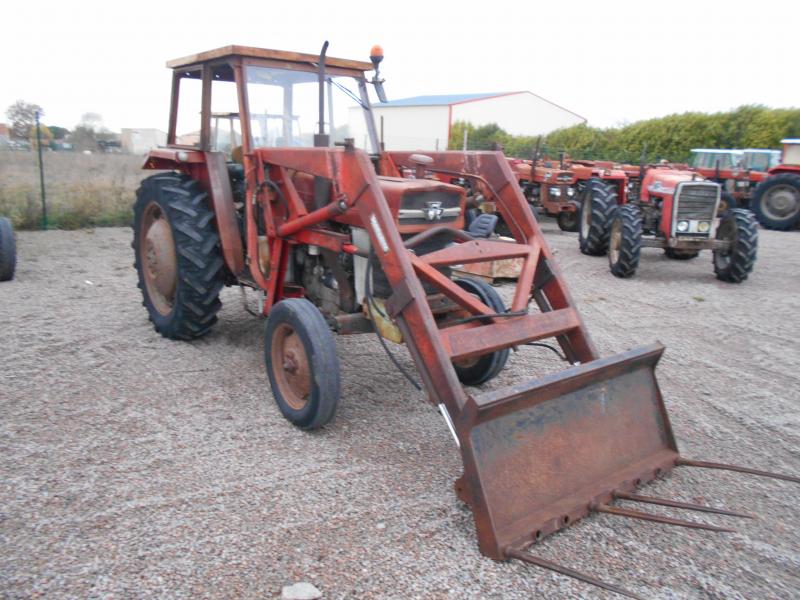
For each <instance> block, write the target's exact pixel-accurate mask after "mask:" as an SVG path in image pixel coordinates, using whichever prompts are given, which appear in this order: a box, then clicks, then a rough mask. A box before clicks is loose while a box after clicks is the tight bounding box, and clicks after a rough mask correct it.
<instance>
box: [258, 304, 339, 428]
mask: <svg viewBox="0 0 800 600" xmlns="http://www.w3.org/2000/svg"><path fill="white" fill-rule="evenodd" d="M264 360H265V362H266V366H267V376H268V377H269V384H270V387H271V388H272V394H273V396H275V402H276V403H277V404H278V408H279V409H280V411H281V413H283V416H284V417H286V419H287V420H288V421H289V422H291V423H292V424H293V425H296V426H297V427H300V428H301V429H318V428H319V427H322V426H323V425H325V424H326V423H328V422H329V421H330V420H331V419H333V416H334V414H335V413H336V407H337V405H338V404H339V396H340V389H341V383H340V376H339V358H338V357H337V356H336V342H335V341H334V339H333V334H332V333H331V330H330V329H329V328H328V325H327V323H325V318H324V317H323V316H322V313H320V312H319V309H317V307H316V306H314V305H313V304H312V303H311V302H309V301H308V300H305V299H303V298H288V299H286V300H282V301H280V302H278V303H277V304H276V305H275V306H273V307H272V310H270V312H269V317H268V318H267V326H266V331H265V333H264Z"/></svg>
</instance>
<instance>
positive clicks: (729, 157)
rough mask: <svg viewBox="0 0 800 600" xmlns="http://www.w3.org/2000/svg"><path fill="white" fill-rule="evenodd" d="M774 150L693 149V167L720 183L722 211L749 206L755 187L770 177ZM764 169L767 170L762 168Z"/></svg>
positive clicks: (693, 169)
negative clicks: (769, 172) (770, 160)
mask: <svg viewBox="0 0 800 600" xmlns="http://www.w3.org/2000/svg"><path fill="white" fill-rule="evenodd" d="M771 152H772V151H770V150H764V151H759V150H755V149H752V150H748V151H747V154H745V151H744V150H721V149H717V150H712V149H707V148H695V149H693V150H692V154H693V157H692V164H691V170H692V171H695V172H697V173H700V174H701V175H702V176H703V177H704V178H705V179H706V180H707V181H713V182H715V183H718V184H720V186H721V187H722V193H721V196H720V207H719V211H720V214H724V213H725V212H727V211H728V209H730V208H747V207H748V206H749V205H750V196H751V195H752V193H753V190H754V189H755V187H756V186H757V185H758V184H759V183H760V182H761V181H763V180H764V179H765V178H766V170H767V168H768V167H767V166H766V163H768V161H769V159H770V153H771ZM761 168H763V170H759V169H761Z"/></svg>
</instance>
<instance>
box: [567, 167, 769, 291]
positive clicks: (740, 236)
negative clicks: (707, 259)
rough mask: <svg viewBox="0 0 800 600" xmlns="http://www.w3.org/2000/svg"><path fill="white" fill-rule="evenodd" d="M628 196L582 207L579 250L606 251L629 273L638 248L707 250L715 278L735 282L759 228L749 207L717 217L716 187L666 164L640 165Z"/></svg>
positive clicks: (685, 255) (683, 253) (677, 255)
mask: <svg viewBox="0 0 800 600" xmlns="http://www.w3.org/2000/svg"><path fill="white" fill-rule="evenodd" d="M632 189H633V190H636V195H634V194H633V193H631V194H629V196H628V198H627V201H626V202H625V203H621V204H619V205H618V206H612V205H611V203H610V202H607V201H603V199H602V198H596V199H593V200H592V202H589V203H585V204H584V205H583V206H582V208H581V232H580V239H581V251H583V252H584V253H585V254H593V255H602V254H604V253H606V252H607V253H608V259H609V266H610V269H611V272H612V273H613V274H614V275H616V276H617V277H623V278H624V277H631V276H632V275H633V274H634V273H635V272H636V269H637V268H638V266H639V258H640V254H641V249H642V247H651V248H663V249H664V252H665V254H666V255H667V256H668V257H669V258H672V259H676V260H689V259H692V258H695V257H696V256H697V255H698V254H699V252H700V251H701V250H704V249H711V250H712V253H713V264H714V273H715V274H716V276H717V279H720V280H722V281H727V282H731V283H740V282H742V281H744V280H745V279H747V276H748V274H749V273H750V272H751V271H752V269H753V265H754V264H755V260H756V250H757V245H758V231H757V228H756V223H755V220H754V219H753V218H752V215H751V214H750V212H749V211H746V210H743V209H729V210H727V211H726V212H725V213H724V214H723V215H722V216H721V217H718V215H719V204H720V197H721V187H720V185H719V184H717V183H714V182H711V181H705V180H704V179H703V178H702V177H701V176H699V175H698V174H697V173H694V172H692V171H687V170H682V169H676V168H674V167H672V166H669V165H650V166H647V167H644V166H643V167H641V169H640V176H639V177H638V178H637V181H636V184H635V185H634V186H633V188H632Z"/></svg>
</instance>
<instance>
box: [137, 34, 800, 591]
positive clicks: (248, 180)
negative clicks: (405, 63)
mask: <svg viewBox="0 0 800 600" xmlns="http://www.w3.org/2000/svg"><path fill="white" fill-rule="evenodd" d="M326 49H327V42H326V43H325V45H324V46H323V49H322V52H321V53H320V55H319V56H313V55H308V54H300V53H295V52H283V51H276V50H267V49H262V48H249V47H243V46H228V47H225V48H219V49H217V50H212V51H208V52H203V53H200V54H196V55H192V56H189V57H185V58H182V59H178V60H174V61H171V62H169V63H167V64H168V66H170V67H172V69H173V83H172V104H171V110H170V121H169V129H168V137H167V139H168V145H167V147H166V148H159V149H157V150H153V151H151V152H150V154H149V156H148V158H147V161H146V163H145V168H146V169H154V170H158V171H160V172H159V173H157V174H154V175H153V176H151V177H148V178H147V179H145V180H144V181H143V183H142V185H141V187H140V189H139V190H138V192H137V198H136V203H135V210H134V216H135V222H134V241H133V250H134V253H135V266H136V270H137V273H138V280H139V287H140V288H141V291H142V296H143V299H144V306H145V308H146V311H147V314H148V315H149V317H150V319H151V320H152V322H153V324H154V326H155V328H156V330H157V331H159V332H160V333H161V334H162V335H163V336H165V337H168V338H174V339H183V340H191V339H194V338H197V337H200V336H202V335H204V334H206V333H207V332H208V331H209V330H210V328H211V327H212V326H213V324H214V322H215V321H216V314H217V312H218V311H219V309H220V300H219V294H220V291H221V289H222V288H223V286H225V285H239V286H242V287H243V288H251V289H254V290H256V291H257V292H258V293H259V296H260V313H261V314H263V315H265V316H267V321H266V326H265V332H264V345H263V351H264V361H265V368H266V373H267V377H268V379H269V384H270V388H271V390H272V396H273V397H274V400H275V402H276V404H277V406H278V409H279V410H280V412H281V413H282V414H283V415H284V416H285V417H286V419H288V420H289V421H290V422H291V423H293V424H294V425H296V426H297V427H299V428H302V429H315V428H319V427H322V426H324V425H325V424H327V423H329V422H330V421H331V420H332V419H333V417H334V414H335V412H336V407H337V405H338V402H339V396H340V373H339V358H338V357H337V355H336V345H335V343H334V339H333V335H332V332H336V333H338V334H340V335H345V334H354V333H374V334H375V335H377V337H378V339H379V340H380V343H381V344H382V345H383V346H384V349H385V350H386V352H387V354H388V355H389V357H390V358H391V359H392V360H393V361H394V362H395V365H396V366H397V367H398V369H400V370H401V371H402V372H403V373H404V375H405V376H406V377H407V378H408V379H409V381H410V382H412V384H413V385H415V386H417V387H418V388H419V389H424V391H425V393H426V394H427V397H428V399H429V400H430V401H431V403H432V404H433V405H434V406H436V407H438V409H439V412H440V413H441V415H442V417H443V418H444V421H445V423H446V426H447V428H448V429H449V431H450V433H451V434H452V435H453V438H454V440H455V442H456V444H457V447H458V450H459V452H460V453H461V458H462V462H463V466H464V471H463V475H462V476H461V477H459V479H458V480H457V481H456V483H455V488H456V493H457V495H458V497H459V498H460V499H461V500H462V501H464V502H466V503H467V504H468V505H469V506H470V508H471V509H472V512H473V515H474V523H475V528H476V531H477V536H478V544H479V547H480V550H481V552H482V553H483V554H484V555H486V556H489V557H491V558H494V559H497V560H508V559H511V558H516V559H519V560H522V561H526V562H529V563H532V564H536V565H539V566H542V567H545V568H548V569H552V570H555V571H558V572H561V573H564V574H567V575H571V576H573V577H578V578H581V579H583V580H584V581H588V582H590V583H593V584H595V585H600V586H603V587H606V588H609V589H614V590H617V591H621V593H626V592H624V590H620V588H617V587H616V586H613V585H610V584H606V583H604V582H601V581H599V580H597V579H594V578H590V577H587V576H583V575H581V574H580V573H577V572H575V571H573V570H571V569H566V568H564V567H562V566H560V565H557V564H555V563H552V562H549V561H545V560H543V559H540V558H539V557H537V556H536V555H535V554H534V553H532V552H530V550H529V549H530V548H531V547H532V546H533V545H534V544H536V543H538V542H540V541H541V540H542V539H544V538H545V537H547V536H548V535H550V534H552V533H555V532H557V531H559V530H561V529H563V528H565V527H568V526H570V525H571V524H572V523H574V522H575V521H578V520H580V519H582V518H585V517H587V516H589V515H590V514H592V513H594V512H615V513H616V514H622V513H624V514H626V515H628V516H631V515H633V516H634V517H635V518H648V519H651V520H652V519H655V520H659V519H661V520H662V521H665V519H664V518H663V517H660V516H658V515H650V514H649V513H643V512H638V511H630V510H623V509H621V508H618V507H613V506H611V504H613V502H614V499H615V498H617V497H619V494H628V493H629V492H632V491H634V490H636V489H637V488H638V487H640V486H641V485H644V484H646V483H647V482H650V481H652V480H653V479H655V478H658V477H660V476H662V475H665V474H666V473H668V472H669V471H671V470H672V469H673V468H676V467H678V466H684V465H688V466H704V467H712V468H734V469H740V468H737V467H729V466H727V465H719V464H716V463H699V462H695V461H689V460H687V459H684V458H683V457H681V456H680V454H679V452H678V448H677V445H676V443H675V439H674V437H673V435H672V431H671V428H670V425H669V419H668V417H667V412H666V409H665V406H664V403H663V400H662V397H661V393H660V391H659V388H658V383H657V381H656V378H655V366H656V363H657V362H658V360H659V358H660V357H661V354H662V352H663V350H664V348H663V347H662V346H660V345H658V344H653V345H650V346H645V347H642V348H636V349H633V350H628V351H626V352H623V353H621V354H618V355H615V356H611V357H607V358H601V357H600V356H599V353H598V352H597V349H596V348H595V346H594V344H593V342H592V340H591V338H590V337H589V333H588V331H587V329H586V326H585V324H584V322H583V319H582V318H581V316H580V314H579V312H578V310H577V308H576V306H575V303H574V302H573V300H572V297H571V296H570V293H569V290H568V289H567V286H566V282H565V279H564V277H563V276H562V275H561V273H560V271H559V268H558V265H557V264H556V263H555V261H554V259H553V255H552V253H551V251H550V249H549V247H548V245H547V242H546V240H545V239H544V237H543V236H542V233H541V231H540V229H539V227H538V225H537V222H536V220H535V218H534V217H533V214H532V212H531V211H530V208H529V206H528V203H527V201H526V199H525V197H524V196H523V194H522V190H521V189H520V187H519V186H518V185H517V181H516V178H515V176H514V174H513V173H512V171H511V168H510V166H509V164H508V161H507V160H506V159H505V157H504V156H503V155H502V153H500V152H434V153H431V154H430V155H421V154H415V153H409V152H391V151H385V150H383V149H381V147H380V144H379V143H378V139H377V135H376V128H375V123H374V119H373V115H372V108H371V103H370V98H369V94H368V85H369V84H372V85H373V86H374V87H375V91H376V92H377V94H378V97H379V98H385V95H384V93H383V85H382V79H380V77H379V73H378V65H379V63H380V62H381V59H382V58H383V57H382V51H381V50H380V48H379V47H375V48H373V51H372V53H371V62H370V63H367V62H361V61H354V60H345V59H336V58H328V57H327V56H326ZM371 70H374V76H373V77H372V78H371V79H368V78H367V76H366V73H367V72H368V71H371ZM351 108H353V109H354V110H350V109H351ZM184 111H185V112H184ZM216 115H222V116H220V117H219V118H217V117H216ZM212 116H213V118H212ZM355 116H358V117H359V118H360V119H363V120H364V125H365V128H366V131H367V132H368V134H367V136H366V139H365V140H363V142H364V143H363V147H358V146H357V145H356V143H355V141H354V140H353V139H352V138H351V137H350V136H349V125H350V123H351V122H350V121H349V118H350V117H355ZM214 123H219V124H223V125H224V128H225V131H226V132H227V134H226V135H222V132H221V131H220V132H215V131H214V127H215V126H214ZM184 127H185V128H184ZM182 128H183V129H182ZM181 131H183V132H185V134H184V135H183V136H181V134H180V133H181ZM237 144H238V145H237ZM412 176H413V177H412ZM451 178H452V179H454V180H457V181H467V182H469V184H470V187H471V188H472V189H481V190H482V191H483V192H482V193H485V194H488V198H487V201H488V202H493V203H495V205H496V207H497V212H498V214H499V215H500V216H501V217H502V219H503V222H504V223H505V224H506V227H507V228H508V230H509V232H510V234H511V237H512V239H511V240H508V241H501V240H498V239H490V238H488V237H484V235H485V234H488V233H490V230H488V229H487V230H485V231H484V230H481V232H473V233H469V232H467V231H464V230H463V225H464V213H465V208H466V191H465V189H464V186H461V185H453V184H451V183H449V181H450V179H451ZM706 185H713V184H706ZM479 229H480V228H479ZM515 258H518V259H521V261H522V267H521V270H520V275H519V278H518V280H517V282H516V284H515V286H514V288H513V290H511V289H509V292H511V293H510V295H509V297H510V303H509V305H508V306H506V304H505V302H504V301H503V300H502V299H501V298H500V296H499V295H498V294H497V292H496V291H495V290H494V289H493V288H491V287H490V286H489V285H487V284H485V283H483V282H481V281H479V280H476V279H470V278H466V277H465V278H458V277H454V276H453V268H454V267H456V266H461V265H469V264H476V263H486V262H493V261H496V260H505V259H515ZM548 338H552V339H553V340H554V343H555V344H558V348H556V347H555V346H552V347H550V349H551V350H554V351H555V352H556V353H558V354H559V357H560V358H561V359H562V360H563V361H564V362H565V363H566V369H565V370H563V371H561V372H556V373H550V374H548V375H547V376H545V377H542V378H539V379H533V380H529V381H521V382H520V381H517V382H515V383H514V384H513V385H511V386H509V387H504V388H500V389H494V390H491V391H486V390H480V389H475V388H474V387H473V388H472V389H469V390H468V389H467V388H466V387H465V386H476V385H480V384H482V383H484V382H487V381H489V380H491V379H492V378H494V377H496V376H497V375H498V374H499V373H500V372H501V370H502V369H503V367H504V366H505V363H506V360H507V359H508V356H509V351H510V349H511V348H523V347H525V346H527V345H529V344H538V345H541V342H538V340H543V339H548ZM390 341H391V342H395V343H403V344H404V345H405V347H406V348H407V349H408V352H409V353H410V355H411V357H412V359H413V362H414V364H415V366H416V370H417V374H418V377H419V380H420V382H419V383H418V382H417V380H416V378H414V377H413V376H412V375H411V374H410V373H408V372H407V371H406V370H405V369H404V368H403V367H402V365H401V363H399V362H398V361H397V360H396V358H394V354H393V353H392V352H391V349H390V347H389V345H388V343H389V342H390ZM758 474H762V475H765V474H766V473H763V472H758ZM792 480H793V481H794V480H796V479H795V478H793V479H792ZM640 498H641V497H640ZM653 500H654V499H652V498H650V499H646V498H645V499H644V500H641V499H640V501H653ZM682 506H683V507H687V506H688V505H685V504H684V505H682ZM692 506H693V505H692ZM701 508H703V509H705V510H714V509H709V508H708V507H701ZM620 511H622V513H620ZM634 513H635V515H634ZM666 522H670V523H672V524H679V525H684V526H694V527H697V526H700V525H698V524H697V523H694V524H688V525H687V522H685V521H681V520H678V519H667V520H666ZM703 527H706V528H711V529H715V530H719V528H715V527H713V526H710V525H708V526H706V525H703Z"/></svg>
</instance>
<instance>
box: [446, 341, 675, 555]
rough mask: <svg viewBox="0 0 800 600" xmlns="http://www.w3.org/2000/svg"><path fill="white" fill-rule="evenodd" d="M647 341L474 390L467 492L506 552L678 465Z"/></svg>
mask: <svg viewBox="0 0 800 600" xmlns="http://www.w3.org/2000/svg"><path fill="white" fill-rule="evenodd" d="M663 350H664V348H663V346H661V345H660V344H654V345H651V346H646V347H642V348H638V349H634V350H630V351H628V352H624V353H622V354H618V355H616V356H613V357H610V358H605V359H600V360H595V361H592V362H590V363H587V364H584V365H580V366H576V367H573V368H570V369H568V370H566V371H563V372H560V373H557V374H554V375H550V376H547V377H543V378H541V379H537V380H534V381H531V382H528V383H525V384H521V385H516V386H512V387H509V388H505V389H502V390H498V391H493V392H488V393H486V394H483V395H481V396H477V397H471V398H469V399H468V402H467V404H466V406H465V407H464V410H463V411H462V412H461V414H460V415H459V418H458V419H457V423H456V429H457V431H458V437H459V441H460V444H461V451H462V456H463V460H464V475H463V476H462V477H461V478H460V479H459V480H458V481H457V482H456V491H457V493H458V495H459V497H460V498H461V499H462V500H464V501H465V502H467V503H468V504H469V505H470V506H471V508H472V510H473V513H474V515H475V524H476V528H477V532H478V539H479V544H480V548H481V551H482V552H483V553H484V554H486V555H488V556H490V557H492V558H495V559H500V560H502V559H506V558H508V557H509V556H511V555H513V554H514V552H518V551H520V550H521V549H523V548H525V547H526V546H529V545H531V544H532V543H535V542H537V541H538V540H540V539H542V538H544V537H545V536H547V535H549V534H551V533H554V532H556V531H558V530H559V529H562V528H564V527H567V526H568V525H570V524H572V523H573V522H574V521H577V520H578V519H581V518H583V517H585V516H587V515H588V514H589V513H590V512H592V511H593V510H598V508H597V507H604V506H605V505H606V504H607V503H609V502H610V501H611V500H612V499H613V497H614V494H615V493H626V492H631V491H633V490H635V488H636V487H638V486H639V485H640V484H642V483H645V482H647V481H650V480H652V479H654V478H655V477H658V476H660V475H661V474H662V473H666V472H668V471H669V470H671V469H672V468H673V467H674V466H675V464H676V460H677V459H678V451H677V447H676V445H675V441H674V438H673V435H672V430H671V428H670V424H669V419H668V417H667V413H666V410H665V408H664V403H663V400H662V398H661V392H660V391H659V388H658V384H657V382H656V378H655V366H656V363H657V362H658V360H659V358H660V357H661V354H662V352H663Z"/></svg>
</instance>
